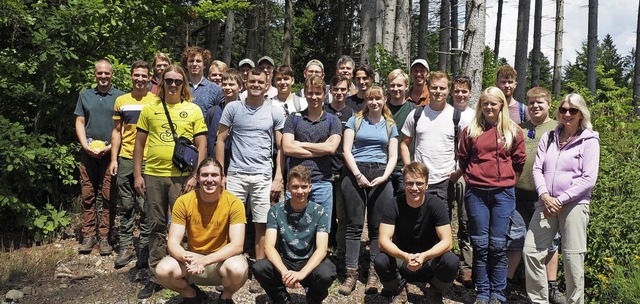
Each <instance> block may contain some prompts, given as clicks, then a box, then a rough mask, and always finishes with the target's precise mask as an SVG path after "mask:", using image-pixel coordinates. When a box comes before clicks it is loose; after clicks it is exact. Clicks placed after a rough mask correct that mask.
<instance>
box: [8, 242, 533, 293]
mask: <svg viewBox="0 0 640 304" xmlns="http://www.w3.org/2000/svg"><path fill="white" fill-rule="evenodd" d="M44 246H49V247H50V249H49V248H48V249H47V250H74V251H75V250H77V247H78V243H77V242H76V241H75V240H73V239H67V240H61V241H58V242H56V243H54V244H49V245H44ZM114 259H115V254H113V255H111V256H100V255H99V254H98V253H97V251H94V252H93V253H92V254H89V255H77V254H73V255H72V257H71V258H69V259H67V260H64V261H60V262H58V266H57V269H56V270H55V271H54V272H53V273H42V274H41V275H40V276H39V278H38V279H36V280H31V281H20V282H12V283H11V284H10V286H3V287H1V288H0V291H1V292H2V294H3V295H5V294H7V292H8V291H10V290H17V291H20V293H24V296H23V297H22V298H20V299H19V300H18V301H16V302H18V303H38V304H39V303H79V304H80V303H81V304H85V303H95V304H100V303H181V301H182V298H181V297H180V296H179V295H178V294H176V293H173V292H170V291H167V290H165V291H162V292H160V293H157V294H155V295H154V296H152V297H151V298H150V299H147V300H144V301H139V300H137V297H136V294H137V292H138V290H140V289H141V288H142V286H143V285H142V284H141V283H138V282H136V280H138V279H140V277H144V274H142V273H140V271H139V270H137V269H135V267H134V264H135V263H134V262H132V263H130V264H129V265H128V266H126V267H124V268H121V269H114V267H113V262H114ZM360 279H361V280H360V283H359V284H358V286H357V288H356V290H355V291H354V292H353V293H352V294H351V295H350V296H348V297H345V296H342V295H340V294H338V292H337V289H338V286H339V284H340V282H339V280H336V281H335V283H334V285H333V286H332V288H331V289H330V295H329V297H328V298H327V299H326V300H325V301H324V303H332V304H333V303H373V304H379V303H380V304H381V303H388V299H387V298H385V297H382V296H380V295H365V294H364V283H365V280H366V278H365V277H364V275H361V278H360ZM423 289H424V286H422V288H420V286H416V285H410V286H409V302H410V303H426V301H425V300H424V293H423ZM203 290H204V291H206V292H207V294H208V295H209V296H210V301H209V302H208V303H216V302H217V299H218V297H219V293H218V292H217V291H216V290H215V288H213V287H203ZM13 293H14V294H16V292H13ZM20 293H17V294H18V296H19V295H20ZM291 293H292V296H293V302H294V303H304V301H305V298H304V295H303V293H304V291H303V290H302V289H299V290H291ZM10 296H12V297H13V296H15V295H10ZM234 300H235V302H236V303H238V304H248V303H261V304H265V303H271V301H270V300H269V298H268V297H267V295H266V294H264V293H260V294H252V293H250V292H249V291H248V284H246V285H245V286H244V287H243V288H242V289H241V290H240V291H239V292H238V293H237V294H236V295H235V296H234ZM473 300H474V291H473V290H469V289H465V288H464V287H463V286H462V285H460V284H459V283H457V282H456V283H455V284H454V286H453V288H451V290H449V291H448V293H447V294H446V295H445V303H448V304H450V303H473ZM5 302H7V303H10V302H11V301H7V300H6V299H5ZM509 303H528V301H527V300H526V295H524V294H523V292H522V291H518V292H514V293H513V294H512V295H511V297H510V299H509Z"/></svg>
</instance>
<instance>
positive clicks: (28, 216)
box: [0, 116, 78, 237]
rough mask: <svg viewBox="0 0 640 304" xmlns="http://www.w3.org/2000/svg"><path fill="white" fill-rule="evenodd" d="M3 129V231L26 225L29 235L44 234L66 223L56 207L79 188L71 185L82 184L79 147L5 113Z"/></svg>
mask: <svg viewBox="0 0 640 304" xmlns="http://www.w3.org/2000/svg"><path fill="white" fill-rule="evenodd" d="M0 129H1V130H3V131H2V132H0V159H2V160H3V162H2V167H1V168H0V231H5V232H9V231H21V230H25V228H28V229H29V230H30V231H31V233H32V235H31V236H39V237H44V236H45V235H48V234H50V233H51V232H53V231H55V230H56V229H57V228H58V227H59V226H64V225H66V224H68V219H67V220H65V217H66V215H65V213H64V211H62V212H58V211H57V210H56V209H55V208H54V207H53V206H58V208H60V209H62V207H66V204H68V202H70V201H71V197H72V193H73V192H74V190H75V191H77V190H76V189H72V187H71V186H73V185H76V184H77V183H78V182H77V180H76V178H75V173H74V172H75V168H76V167H77V162H76V160H75V159H74V154H76V152H77V151H78V147H77V146H75V145H69V146H66V145H60V144H58V143H57V142H56V141H55V139H54V138H53V137H52V136H49V135H38V136H32V135H30V134H27V133H26V132H25V128H24V126H22V125H21V124H19V123H15V122H10V121H9V120H8V119H6V118H5V117H4V116H0ZM43 217H44V218H43ZM50 221H51V222H50ZM49 222H50V223H49Z"/></svg>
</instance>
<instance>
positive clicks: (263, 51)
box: [256, 0, 273, 64]
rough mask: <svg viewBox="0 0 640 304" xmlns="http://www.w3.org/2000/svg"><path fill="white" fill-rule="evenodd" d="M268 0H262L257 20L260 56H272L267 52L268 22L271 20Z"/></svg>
mask: <svg viewBox="0 0 640 304" xmlns="http://www.w3.org/2000/svg"><path fill="white" fill-rule="evenodd" d="M270 3H271V1H270V0H264V1H262V4H261V5H262V7H261V14H260V16H261V17H262V18H260V20H259V21H258V30H259V37H260V48H259V49H258V54H259V55H261V56H271V57H272V58H273V56H272V54H269V22H271V7H270ZM256 64H257V62H256Z"/></svg>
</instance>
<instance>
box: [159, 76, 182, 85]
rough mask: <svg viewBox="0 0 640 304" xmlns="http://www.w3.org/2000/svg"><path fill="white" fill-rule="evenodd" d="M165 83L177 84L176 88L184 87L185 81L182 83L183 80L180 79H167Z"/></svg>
mask: <svg viewBox="0 0 640 304" xmlns="http://www.w3.org/2000/svg"><path fill="white" fill-rule="evenodd" d="M164 82H165V83H166V84H167V85H174V84H175V85H176V86H179V85H182V83H183V82H184V81H182V80H180V79H173V78H165V79H164Z"/></svg>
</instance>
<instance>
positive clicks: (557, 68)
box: [553, 0, 564, 99]
mask: <svg viewBox="0 0 640 304" xmlns="http://www.w3.org/2000/svg"><path fill="white" fill-rule="evenodd" d="M563 32H564V0H556V35H555V36H556V37H555V38H556V39H555V40H556V41H555V46H554V47H553V96H555V98H556V99H557V98H558V97H559V96H560V88H561V84H562V51H563V50H562V34H563Z"/></svg>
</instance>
